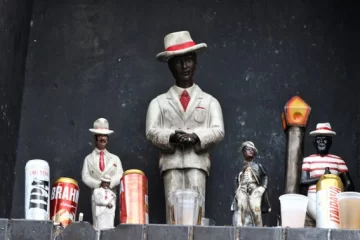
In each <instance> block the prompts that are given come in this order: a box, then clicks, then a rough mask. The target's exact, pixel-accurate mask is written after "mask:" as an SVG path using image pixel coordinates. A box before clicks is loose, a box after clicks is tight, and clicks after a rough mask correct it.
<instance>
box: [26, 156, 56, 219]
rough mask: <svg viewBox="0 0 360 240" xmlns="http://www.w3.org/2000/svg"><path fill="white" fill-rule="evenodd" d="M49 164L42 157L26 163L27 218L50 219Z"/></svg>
mask: <svg viewBox="0 0 360 240" xmlns="http://www.w3.org/2000/svg"><path fill="white" fill-rule="evenodd" d="M49 182H50V167H49V164H48V163H47V162H46V161H44V160H40V159H33V160H29V161H28V162H27V163H26V165H25V219H29V220H49V205H50V204H49V189H50V184H49Z"/></svg>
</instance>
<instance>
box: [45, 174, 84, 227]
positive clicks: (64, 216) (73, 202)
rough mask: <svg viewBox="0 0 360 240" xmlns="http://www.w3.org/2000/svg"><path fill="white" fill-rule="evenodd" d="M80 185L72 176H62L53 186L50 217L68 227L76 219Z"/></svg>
mask: <svg viewBox="0 0 360 240" xmlns="http://www.w3.org/2000/svg"><path fill="white" fill-rule="evenodd" d="M79 193H80V191H79V185H78V182H77V181H76V180H74V179H72V178H67V177H61V178H59V179H57V180H56V181H55V183H54V184H53V185H52V187H51V198H50V217H51V220H53V221H54V222H55V223H60V224H61V225H62V226H63V227H66V226H67V225H69V224H70V223H72V222H74V221H75V219H76V211H77V206H78V201H79Z"/></svg>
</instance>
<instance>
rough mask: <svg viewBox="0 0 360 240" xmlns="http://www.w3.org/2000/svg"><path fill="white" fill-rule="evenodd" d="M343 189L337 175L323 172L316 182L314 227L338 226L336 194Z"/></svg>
mask: <svg viewBox="0 0 360 240" xmlns="http://www.w3.org/2000/svg"><path fill="white" fill-rule="evenodd" d="M343 190H344V185H343V183H342V181H341V179H340V177H339V176H337V175H335V174H324V175H322V176H321V177H320V179H319V181H318V183H317V184H316V227H317V228H335V229H337V228H340V219H339V205H338V201H337V198H336V195H337V194H338V193H339V192H342V191H343Z"/></svg>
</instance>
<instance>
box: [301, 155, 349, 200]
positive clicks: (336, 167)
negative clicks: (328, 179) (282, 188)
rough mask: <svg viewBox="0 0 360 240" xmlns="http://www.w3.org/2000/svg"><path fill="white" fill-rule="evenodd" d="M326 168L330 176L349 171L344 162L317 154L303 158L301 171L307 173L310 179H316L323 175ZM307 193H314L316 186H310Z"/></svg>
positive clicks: (336, 157)
mask: <svg viewBox="0 0 360 240" xmlns="http://www.w3.org/2000/svg"><path fill="white" fill-rule="evenodd" d="M326 167H328V168H329V169H330V172H331V173H332V174H336V175H339V173H342V172H348V171H349V170H348V168H347V166H346V164H345V162H344V160H342V159H341V158H340V157H338V156H336V155H332V154H328V155H326V156H323V157H322V156H320V155H318V154H313V155H310V156H309V157H306V158H304V161H303V164H302V171H306V172H309V173H310V177H311V178H317V177H320V176H322V175H324V172H325V168H326ZM308 192H309V193H310V192H316V185H311V186H310V187H309V189H308Z"/></svg>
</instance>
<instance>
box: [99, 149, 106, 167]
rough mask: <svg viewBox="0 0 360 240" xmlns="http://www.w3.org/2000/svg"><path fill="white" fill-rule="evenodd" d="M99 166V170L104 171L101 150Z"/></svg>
mask: <svg viewBox="0 0 360 240" xmlns="http://www.w3.org/2000/svg"><path fill="white" fill-rule="evenodd" d="M99 168H100V171H104V169H105V161H104V152H103V151H100V160H99Z"/></svg>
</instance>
